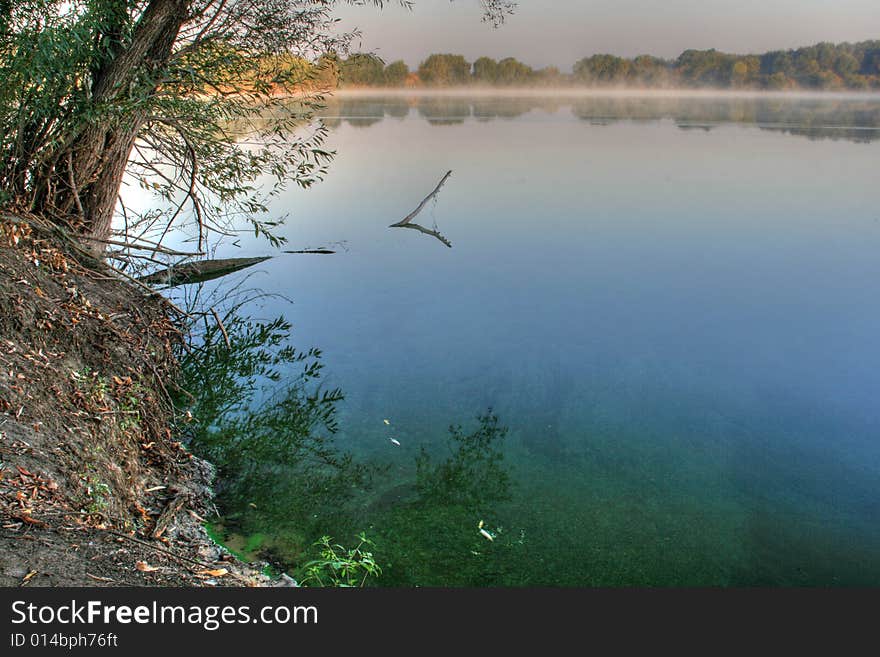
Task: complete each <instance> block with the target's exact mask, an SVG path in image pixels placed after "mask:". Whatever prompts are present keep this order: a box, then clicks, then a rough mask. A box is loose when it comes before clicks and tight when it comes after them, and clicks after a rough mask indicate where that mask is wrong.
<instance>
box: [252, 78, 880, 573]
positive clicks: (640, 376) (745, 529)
mask: <svg viewBox="0 0 880 657" xmlns="http://www.w3.org/2000/svg"><path fill="white" fill-rule="evenodd" d="M325 115H326V121H327V123H328V124H329V125H330V126H331V128H332V131H331V135H330V138H329V145H330V147H332V148H335V149H337V150H338V156H337V158H336V160H335V162H334V164H333V166H332V169H331V173H330V175H329V177H328V179H327V180H326V181H325V182H323V183H321V184H320V185H318V186H316V187H315V188H313V189H311V190H309V191H301V190H293V191H290V192H289V193H288V194H286V195H285V196H284V197H283V198H282V199H280V200H279V202H278V204H277V208H276V209H277V210H278V211H279V212H289V213H290V219H289V220H288V223H287V225H286V227H285V234H286V235H287V237H288V239H289V241H290V245H289V248H304V247H317V246H331V247H333V246H334V245H335V248H337V250H338V253H337V254H336V255H334V256H295V255H289V256H284V257H279V258H275V259H273V260H271V261H269V262H267V263H265V264H264V265H261V266H260V270H261V272H263V273H260V274H257V275H256V276H255V277H254V278H253V282H252V284H253V285H258V286H260V287H261V288H263V289H265V290H266V291H269V292H279V293H282V294H284V295H286V296H288V297H290V298H292V299H293V301H294V303H293V305H292V306H288V305H286V304H283V303H281V302H279V303H278V304H277V306H274V307H271V308H269V309H267V310H266V311H265V314H266V315H270V314H274V313H284V314H285V315H286V316H287V317H288V318H289V319H291V320H292V322H293V324H294V343H295V344H296V345H298V346H299V347H308V346H312V345H315V346H319V347H320V348H321V349H322V350H323V351H324V362H325V363H326V373H327V381H328V384H330V385H338V386H340V387H341V388H342V389H343V390H344V392H345V394H346V401H345V402H344V404H343V406H342V416H341V432H340V438H339V440H340V443H341V444H342V445H344V446H346V447H348V448H350V449H352V450H353V451H355V452H356V453H357V454H359V455H361V456H364V457H367V458H372V459H377V460H380V461H383V462H386V463H390V464H391V465H392V470H391V473H390V475H389V483H388V485H393V484H394V483H400V482H406V481H408V480H411V478H412V476H413V465H412V464H413V457H414V455H415V454H416V453H417V452H418V450H419V448H420V447H421V446H422V445H427V446H429V448H432V449H434V448H436V447H437V446H438V445H439V444H440V443H441V441H442V440H443V437H444V436H445V434H446V427H447V426H448V425H449V424H450V423H463V424H464V425H465V426H466V427H467V426H471V425H472V424H473V422H472V420H473V418H474V417H475V416H476V415H477V414H478V413H480V412H482V411H485V409H486V408H488V407H492V408H493V409H494V410H495V411H496V412H497V414H498V415H499V417H500V419H501V422H502V423H503V424H504V425H506V426H508V427H509V428H510V434H509V436H508V439H507V444H506V451H507V455H506V458H507V463H508V465H509V466H510V467H511V468H512V469H513V472H514V480H515V495H514V499H513V500H512V501H511V502H510V504H508V505H505V506H504V508H499V509H498V511H497V517H488V518H486V521H487V522H493V523H495V524H501V522H502V520H503V523H504V531H506V532H515V533H516V534H517V535H518V536H522V537H523V541H522V549H521V551H520V552H519V553H518V555H517V560H518V561H521V562H522V563H521V564H520V567H516V566H511V567H510V568H509V569H508V570H506V571H505V573H506V574H505V575H503V576H497V577H495V579H491V580H487V581H491V582H492V583H502V584H522V583H525V584H566V585H568V584H583V585H616V584H640V585H644V584H647V585H670V584H673V585H681V584H697V585H715V584H722V585H727V584H730V585H737V584H746V585H751V584H823V585H825V584H844V585H849V584H875V585H876V584H880V523H878V519H880V496H878V493H880V404H878V394H880V342H878V336H880V185H878V183H880V180H878V169H877V163H878V162H880V100H878V99H877V98H876V97H874V98H870V97H855V98H831V99H817V98H808V99H799V100H786V99H783V98H779V97H760V98H747V97H746V98H724V99H718V98H709V97H700V98H680V97H674V96H670V97H654V98H650V97H649V98H645V97H625V96H624V97H615V96H606V97H579V98H568V99H566V98H555V99H541V98H537V97H525V98H510V97H505V98H501V97H488V96H487V97H475V98H468V97H466V96H461V95H457V96H426V97H422V98H413V97H408V96H406V95H396V96H391V97H369V96H363V95H356V96H349V97H343V98H341V99H336V100H334V101H333V102H331V104H330V105H329V106H328V108H327V110H326V112H325ZM448 170H452V171H453V174H452V176H451V177H450V179H449V180H448V181H447V183H446V184H445V186H444V187H443V188H442V190H441V191H440V193H439V194H438V195H437V197H436V198H435V199H434V200H433V201H431V202H429V203H428V205H427V206H426V207H425V209H424V210H423V211H422V212H421V213H420V214H419V215H418V217H417V221H418V223H420V224H421V225H423V226H424V227H425V228H426V229H428V230H435V229H436V230H437V231H438V232H439V233H441V234H442V235H443V236H444V237H445V238H447V239H448V240H449V241H450V242H451V244H452V248H447V247H446V246H445V245H444V244H443V243H441V242H440V241H439V240H438V239H435V238H434V237H432V236H431V235H428V234H424V233H421V232H418V231H416V230H403V229H394V228H389V227H388V226H389V224H392V223H395V222H398V221H400V220H401V219H402V218H403V217H404V216H406V215H407V214H408V213H410V212H411V211H412V210H413V209H414V208H415V207H416V206H417V205H418V203H419V202H420V201H421V199H422V198H424V197H425V196H426V195H427V194H428V193H429V192H430V191H431V190H432V189H433V188H434V186H435V185H436V184H437V183H438V182H439V181H440V179H441V177H442V176H443V174H444V173H445V172H446V171H448ZM340 242H344V243H343V244H341V245H340V244H339V243H340ZM243 246H244V248H243V249H239V250H236V251H235V254H236V255H242V256H245V255H260V254H264V253H268V252H269V251H268V250H267V249H266V247H265V246H264V245H261V244H258V243H257V242H251V241H248V240H244V241H243ZM383 419H389V420H390V422H391V425H390V428H389V426H388V425H385V424H384V423H383ZM389 435H393V436H394V437H395V438H396V439H397V440H399V442H400V443H401V444H400V446H399V447H398V446H395V445H394V444H392V443H390V441H389ZM476 540H477V541H479V540H481V539H480V538H479V537H477V538H476ZM475 553H476V551H475ZM426 558H428V559H430V556H428V557H426ZM476 558H478V557H477V556H473V557H472V556H471V555H469V554H462V555H461V559H462V560H467V559H476ZM414 583H432V582H431V581H430V580H429V581H427V582H414ZM434 583H438V582H434Z"/></svg>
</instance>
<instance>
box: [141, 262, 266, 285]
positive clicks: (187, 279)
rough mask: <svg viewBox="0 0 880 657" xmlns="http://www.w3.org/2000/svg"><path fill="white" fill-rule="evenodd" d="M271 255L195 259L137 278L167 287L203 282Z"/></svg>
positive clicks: (253, 263)
mask: <svg viewBox="0 0 880 657" xmlns="http://www.w3.org/2000/svg"><path fill="white" fill-rule="evenodd" d="M271 257H272V256H262V257H259V258H220V259H217V260H196V261H195V262H186V263H184V264H182V265H177V266H174V267H167V268H165V269H162V270H160V271H157V272H153V273H152V274H148V275H147V276H142V277H140V278H139V279H138V280H139V281H140V282H141V283H151V284H158V285H162V284H164V285H167V286H168V287H175V286H177V285H187V284H189V283H203V282H204V281H210V280H212V279H215V278H220V277H221V276H226V275H227V274H231V273H233V272H236V271H239V270H240V269H245V268H246V267H252V266H253V265H257V264H259V263H261V262H265V261H266V260H268V259H269V258H271Z"/></svg>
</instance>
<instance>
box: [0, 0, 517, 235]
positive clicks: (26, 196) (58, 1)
mask: <svg viewBox="0 0 880 657" xmlns="http://www.w3.org/2000/svg"><path fill="white" fill-rule="evenodd" d="M386 1H387V0H17V1H16V2H8V0H4V1H3V2H0V76H2V79H3V85H2V88H0V203H2V205H3V206H5V207H6V208H11V209H16V210H20V211H29V212H33V213H39V214H42V215H44V216H46V217H49V218H51V219H52V220H53V221H56V222H57V223H59V224H64V225H66V226H68V227H69V228H71V229H73V230H75V231H76V232H77V233H79V234H81V235H83V236H86V237H90V238H94V239H95V240H97V241H95V242H93V243H94V244H96V245H100V244H101V242H100V241H99V240H103V239H106V238H107V237H108V235H109V233H110V230H111V224H112V221H113V218H114V213H115V212H117V210H118V209H121V210H124V208H122V207H121V206H120V204H119V192H120V188H121V186H122V184H123V181H124V179H126V178H125V177H126V175H129V176H131V177H132V179H133V180H136V181H137V182H138V183H139V184H140V185H141V186H143V187H147V188H150V189H154V190H155V191H157V192H158V193H159V194H160V195H161V196H162V197H163V198H164V199H165V200H166V201H167V202H168V210H167V211H166V212H164V213H152V214H151V215H149V216H147V217H142V219H143V220H145V221H147V225H146V226H143V227H142V228H140V230H147V229H149V226H150V224H152V225H153V226H160V227H161V226H163V225H167V224H170V223H174V222H178V221H179V220H180V219H182V217H184V216H188V217H191V218H192V219H194V221H195V224H196V227H197V228H198V233H199V243H200V247H202V248H203V247H204V243H205V239H206V235H207V233H208V232H209V231H211V230H214V231H219V232H227V231H228V230H229V229H230V225H229V220H230V217H235V218H236V219H237V221H238V222H239V225H240V223H241V219H244V220H246V222H249V224H250V227H251V228H252V229H253V230H254V231H255V232H256V233H257V234H263V235H265V236H267V237H269V238H270V239H272V240H273V241H277V238H275V237H274V236H273V235H272V229H273V228H274V226H275V225H276V222H275V221H272V220H268V219H264V218H262V217H263V215H264V214H265V211H266V207H267V200H268V198H269V197H271V196H272V195H273V194H276V193H277V192H278V191H279V190H280V189H281V188H282V187H283V186H285V185H286V184H290V183H295V184H299V185H301V186H308V185H311V184H312V183H314V182H315V181H316V180H318V179H319V178H320V177H321V175H322V174H323V172H324V169H325V167H326V165H327V163H328V161H329V158H330V156H331V154H330V153H329V152H327V151H326V150H324V149H323V147H322V142H323V138H324V129H323V127H321V126H320V125H314V126H312V128H311V129H310V130H304V131H303V130H301V131H300V132H299V133H297V134H298V136H296V137H292V136H291V135H292V134H293V133H292V132H291V129H292V128H294V127H302V126H307V125H309V124H310V121H311V119H312V118H313V116H314V109H315V107H316V106H317V104H318V103H319V102H320V94H321V92H322V91H324V90H323V89H321V88H320V87H321V85H320V81H321V79H322V78H324V77H327V78H331V79H332V78H333V76H332V75H329V76H325V75H324V74H323V73H322V72H321V70H322V69H321V67H320V66H318V67H302V66H295V65H294V66H292V65H290V64H291V62H293V61H295V60H297V59H299V60H305V61H307V62H316V61H318V62H322V63H324V64H328V65H331V64H332V63H333V62H332V60H331V59H329V58H322V57H321V56H322V54H324V53H327V52H342V53H344V52H346V50H347V47H348V44H349V41H350V37H351V36H352V35H350V34H340V33H339V32H338V31H335V30H334V19H333V16H332V15H331V12H332V9H333V8H334V6H336V5H337V4H339V3H340V2H342V3H346V4H373V5H377V6H380V7H381V6H382V5H383V4H385V3H386ZM399 1H400V2H401V4H403V5H406V6H408V5H409V4H410V3H409V2H408V1H407V0H399ZM481 2H482V5H483V7H484V10H485V16H486V18H487V20H490V21H493V22H496V23H497V22H500V21H501V20H503V18H504V15H505V14H506V13H508V12H509V11H510V9H511V7H510V3H508V2H502V1H500V0H481ZM316 71H317V72H316ZM294 93H296V95H297V99H298V102H296V103H291V102H290V96H291V95H292V94H294ZM266 117H270V118H269V119H267V118H266ZM266 180H269V181H270V182H269V183H268V184H267V183H265V181H266ZM130 219H132V218H131V217H126V221H127V222H128V221H129V220H130ZM141 224H143V221H142V222H141ZM131 228H132V226H131V225H129V229H130V230H131ZM95 250H96V251H100V250H101V247H100V246H97V247H96V249H95Z"/></svg>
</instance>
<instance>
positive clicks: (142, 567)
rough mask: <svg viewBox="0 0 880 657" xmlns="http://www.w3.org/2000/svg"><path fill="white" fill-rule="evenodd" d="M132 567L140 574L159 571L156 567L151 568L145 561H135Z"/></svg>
mask: <svg viewBox="0 0 880 657" xmlns="http://www.w3.org/2000/svg"><path fill="white" fill-rule="evenodd" d="M134 567H135V568H137V569H138V570H139V571H141V572H142V573H151V572H153V571H154V570H159V568H158V567H157V566H151V565H150V564H148V563H147V562H146V561H136V562H135V564H134Z"/></svg>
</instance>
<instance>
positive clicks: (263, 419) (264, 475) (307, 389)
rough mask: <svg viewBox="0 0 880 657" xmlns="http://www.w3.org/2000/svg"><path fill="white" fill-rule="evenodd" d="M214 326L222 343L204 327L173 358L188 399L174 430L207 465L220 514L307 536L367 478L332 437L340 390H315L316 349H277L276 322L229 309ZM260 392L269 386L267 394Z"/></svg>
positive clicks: (282, 324)
mask: <svg viewBox="0 0 880 657" xmlns="http://www.w3.org/2000/svg"><path fill="white" fill-rule="evenodd" d="M223 321H224V325H225V327H226V335H227V336H228V339H229V343H228V345H227V342H226V338H225V337H224V336H222V334H221V332H220V329H219V327H218V326H217V325H216V324H213V323H211V322H210V321H206V322H205V325H204V328H203V330H202V331H201V333H200V334H199V335H197V336H196V338H195V340H196V343H194V344H192V345H191V346H190V347H189V348H188V349H187V350H185V351H183V352H182V353H181V354H180V360H181V381H180V384H181V386H182V387H183V389H185V390H188V391H189V393H190V395H192V397H191V398H190V397H189V396H187V395H184V394H181V395H180V396H179V399H178V405H179V406H180V407H181V409H182V410H184V411H186V417H187V418H191V419H190V420H189V421H188V422H186V423H183V424H182V426H181V427H180V430H181V432H182V433H183V435H184V436H185V438H186V441H187V443H188V444H189V446H190V448H191V449H192V450H193V452H195V453H196V454H197V455H199V456H202V457H204V458H206V459H207V460H209V461H210V462H211V463H212V464H213V465H214V466H216V468H217V472H218V497H219V499H220V502H221V505H222V506H223V508H224V510H225V512H226V513H227V514H232V515H236V514H238V515H239V516H240V517H241V518H244V519H245V524H248V525H249V526H256V527H260V526H266V525H272V526H276V527H278V526H282V525H289V526H296V527H297V528H298V529H299V531H300V532H301V533H302V534H303V536H306V538H308V537H309V536H314V535H315V533H316V532H318V531H320V528H321V526H323V525H326V524H327V523H332V522H334V521H335V520H338V519H339V518H343V517H345V513H346V503H347V502H348V501H349V499H350V498H351V496H352V494H353V492H354V491H355V490H356V489H357V488H358V487H360V486H363V485H364V484H365V482H366V480H367V475H368V469H367V468H366V466H364V465H361V464H358V463H356V462H355V461H354V459H353V458H352V457H351V455H349V454H345V453H342V452H340V451H339V450H338V448H337V447H336V446H335V444H334V441H333V434H334V433H335V432H336V428H337V423H336V406H337V404H338V402H339V401H341V400H342V393H341V392H340V391H339V390H338V389H331V390H325V389H323V388H322V387H321V386H320V385H319V384H318V379H319V378H320V372H321V368H322V365H321V363H320V356H321V352H320V351H319V350H317V349H311V350H309V351H306V352H299V351H297V350H295V349H294V348H293V347H290V346H288V345H287V344H286V340H287V337H288V335H289V330H290V325H289V324H288V323H287V322H286V321H285V320H284V319H283V318H278V319H275V320H273V321H269V322H257V321H253V320H250V319H247V318H243V317H241V316H239V315H237V314H236V312H234V311H231V312H230V313H228V314H227V315H226V316H225V318H224V320H223ZM282 377H283V383H281V381H282ZM279 384H280V385H279ZM267 386H272V387H274V388H275V389H276V390H275V391H274V392H268V393H267V391H266V390H265V388H266V387H267ZM244 529H245V530H247V527H244Z"/></svg>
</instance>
